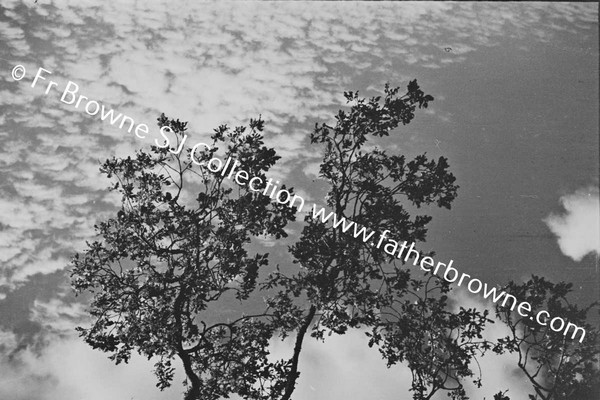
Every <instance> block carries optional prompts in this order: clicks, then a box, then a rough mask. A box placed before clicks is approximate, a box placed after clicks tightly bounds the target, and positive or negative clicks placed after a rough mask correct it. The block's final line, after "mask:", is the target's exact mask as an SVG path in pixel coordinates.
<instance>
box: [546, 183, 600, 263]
mask: <svg viewBox="0 0 600 400" xmlns="http://www.w3.org/2000/svg"><path fill="white" fill-rule="evenodd" d="M560 201H561V203H562V205H563V207H564V208H565V210H566V214H563V215H556V214H552V215H550V216H549V217H548V218H546V219H545V220H544V222H546V224H547V225H548V227H549V228H550V230H551V231H552V232H554V234H555V235H556V236H558V245H559V246H560V249H561V251H562V252H563V253H564V254H565V255H566V256H569V257H571V258H572V259H573V260H575V261H581V259H582V258H583V257H584V256H585V255H587V254H589V253H593V252H595V253H596V254H598V253H600V201H599V199H598V188H588V189H584V190H579V191H577V192H575V193H574V194H570V195H566V196H563V197H561V199H560Z"/></svg>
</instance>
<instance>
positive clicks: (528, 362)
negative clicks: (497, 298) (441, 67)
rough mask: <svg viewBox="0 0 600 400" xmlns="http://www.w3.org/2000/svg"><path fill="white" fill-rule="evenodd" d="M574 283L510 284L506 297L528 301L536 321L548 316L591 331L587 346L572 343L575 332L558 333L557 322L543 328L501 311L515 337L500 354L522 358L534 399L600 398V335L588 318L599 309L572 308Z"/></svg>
mask: <svg viewBox="0 0 600 400" xmlns="http://www.w3.org/2000/svg"><path fill="white" fill-rule="evenodd" d="M572 286H573V285H572V284H570V283H568V284H567V283H564V282H560V283H556V284H554V283H552V282H549V281H548V280H546V279H544V278H541V277H538V276H535V275H534V276H532V278H531V279H529V280H528V281H527V282H524V283H515V282H513V281H511V282H509V283H508V284H507V286H506V291H507V292H509V293H511V294H513V295H514V296H516V297H517V298H525V299H528V302H529V303H530V304H531V306H532V310H533V311H532V313H531V315H536V314H537V312H539V311H542V310H546V311H547V312H548V313H549V315H551V316H552V317H553V319H554V318H562V319H563V321H568V322H570V323H572V324H575V325H577V326H580V327H582V328H584V329H585V338H584V339H585V341H583V342H582V343H580V342H579V341H577V340H574V337H569V336H568V335H567V333H569V334H571V333H572V332H564V331H558V332H556V331H554V330H552V329H551V327H550V325H551V321H550V320H548V321H547V322H546V324H547V325H545V326H544V325H540V324H539V323H538V322H536V321H535V318H534V319H532V318H529V317H523V316H521V315H519V314H517V313H516V312H514V311H512V310H511V309H510V308H509V307H502V305H500V304H497V305H496V315H497V316H498V318H499V319H500V320H501V321H503V322H504V323H505V324H506V325H507V326H508V328H509V332H510V333H509V334H508V335H507V336H506V337H504V338H500V339H499V340H498V341H497V343H496V344H495V346H494V349H493V350H494V351H495V352H496V353H499V354H502V353H504V352H509V353H516V354H517V355H518V357H519V359H518V367H519V368H520V369H521V371H523V373H524V374H525V376H526V377H527V379H528V380H529V381H530V382H531V384H532V386H533V390H534V394H530V395H529V398H530V399H534V400H535V399H542V400H569V399H578V400H586V399H589V400H592V399H596V398H598V397H597V396H598V393H600V377H599V376H598V369H597V368H596V366H595V363H597V362H598V358H597V357H598V351H599V345H600V342H599V339H600V333H599V332H598V330H597V329H595V328H594V327H592V326H591V325H590V324H589V323H587V322H586V321H587V314H588V312H589V311H590V310H592V309H594V308H595V307H597V305H598V303H593V304H591V305H589V306H587V307H583V308H580V307H579V306H577V305H574V304H571V303H570V302H569V301H568V299H567V295H568V294H569V292H571V288H572Z"/></svg>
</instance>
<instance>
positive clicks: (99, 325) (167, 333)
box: [71, 81, 487, 400]
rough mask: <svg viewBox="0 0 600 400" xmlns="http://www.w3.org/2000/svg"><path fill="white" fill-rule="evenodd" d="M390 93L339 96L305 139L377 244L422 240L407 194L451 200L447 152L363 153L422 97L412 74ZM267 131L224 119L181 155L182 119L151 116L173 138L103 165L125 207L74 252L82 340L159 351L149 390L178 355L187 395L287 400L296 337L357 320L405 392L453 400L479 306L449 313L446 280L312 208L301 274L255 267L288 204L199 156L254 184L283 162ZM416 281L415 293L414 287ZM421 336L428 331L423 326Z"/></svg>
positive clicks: (169, 372) (338, 196) (342, 214)
mask: <svg viewBox="0 0 600 400" xmlns="http://www.w3.org/2000/svg"><path fill="white" fill-rule="evenodd" d="M398 92H399V89H398V88H395V89H392V88H390V87H389V86H387V85H386V87H385V96H384V97H383V98H381V97H374V98H371V99H368V100H367V99H364V98H360V97H359V96H358V93H353V92H346V93H345V96H346V99H347V101H348V103H350V109H349V111H347V112H345V111H340V112H339V113H338V114H337V116H336V123H335V126H330V125H328V124H321V125H318V124H317V125H316V127H315V131H314V132H313V133H312V135H311V143H312V144H313V145H317V146H323V147H324V157H323V161H322V163H321V168H320V175H321V177H322V178H324V179H325V180H326V181H327V182H328V185H329V189H328V195H327V199H328V200H327V206H328V207H329V208H330V209H332V211H333V212H334V213H335V215H336V216H337V217H338V218H346V219H347V221H352V222H353V223H354V224H356V225H355V226H360V225H362V226H363V227H366V228H367V229H369V230H371V231H372V232H374V233H379V234H381V233H382V232H384V231H389V232H393V239H392V237H390V239H389V240H388V244H390V243H392V242H395V241H399V240H405V241H413V242H417V241H423V240H425V237H426V232H427V229H426V226H427V224H428V223H429V222H430V221H431V217H429V216H427V215H417V216H415V217H414V218H413V217H411V215H410V213H409V211H408V208H407V207H405V206H404V205H403V203H406V204H408V205H409V206H410V207H416V208H420V207H421V206H424V205H430V204H434V205H437V206H439V207H445V208H450V205H451V203H452V201H453V200H454V198H455V197H456V190H457V188H458V186H456V185H455V184H454V182H455V178H454V176H453V175H452V174H451V173H450V172H448V163H447V160H446V159H445V158H444V157H440V158H439V159H438V160H437V161H435V160H429V159H428V158H427V157H426V155H425V154H423V155H419V156H417V157H416V158H414V159H413V160H411V161H407V160H406V158H405V157H404V156H398V155H388V154H387V153H386V152H385V151H383V150H380V149H379V148H377V147H372V146H368V147H367V146H365V144H366V143H367V141H368V140H371V141H372V142H377V140H380V139H381V138H383V137H386V136H388V135H390V133H391V132H392V131H394V130H395V129H396V128H397V127H398V126H399V125H400V124H402V125H406V124H408V123H410V121H411V120H412V119H413V117H414V112H415V111H416V109H417V107H418V108H421V107H427V105H428V103H429V102H430V101H432V100H433V97H431V96H429V95H425V94H424V93H423V91H421V89H420V88H419V86H418V85H417V83H416V81H412V82H410V84H409V85H408V90H407V92H406V93H405V94H404V95H402V96H399V95H398ZM263 125H264V124H263V121H262V120H261V119H260V118H259V119H258V120H250V124H249V130H248V129H247V128H245V127H238V128H235V129H234V130H231V129H230V128H228V127H227V126H221V127H219V128H218V129H216V130H215V132H214V134H213V135H212V137H211V138H212V145H211V146H206V147H205V148H204V149H202V150H201V151H198V149H196V148H195V147H194V148H193V149H189V148H188V149H187V150H186V153H185V154H187V157H185V156H184V155H183V154H184V152H180V151H176V149H180V146H181V147H183V146H184V142H185V136H184V135H185V131H186V129H187V126H186V123H182V122H180V121H179V120H173V119H171V120H169V119H167V118H166V117H165V116H164V115H163V116H161V118H159V126H161V127H166V126H168V127H169V128H170V129H171V130H172V131H173V132H174V133H175V134H176V135H177V138H178V140H177V143H176V145H175V146H174V148H169V147H166V146H163V147H161V146H153V147H152V148H151V151H150V152H144V151H139V152H137V154H136V156H135V157H134V158H131V157H128V158H126V159H116V158H113V159H111V160H107V161H106V162H105V163H104V165H103V166H102V168H101V171H102V173H104V174H105V175H106V176H107V177H108V178H113V179H114V180H115V182H114V184H113V186H112V187H111V190H113V191H117V192H119V193H120V194H121V195H122V205H121V209H120V210H119V211H118V213H117V215H116V217H115V218H110V219H109V220H107V221H104V222H101V223H99V224H98V225H97V226H96V229H97V232H98V235H99V236H100V237H101V240H98V241H94V242H92V243H88V248H87V249H86V250H85V251H84V252H83V253H82V254H77V255H76V256H75V257H74V259H73V263H72V264H73V269H72V275H71V276H72V285H73V287H74V288H75V289H76V291H77V292H78V293H81V292H85V291H89V292H91V293H92V294H93V297H92V301H91V310H90V312H91V315H92V317H93V322H92V325H91V327H88V328H79V331H80V334H81V336H82V337H83V338H84V339H85V340H86V342H87V343H89V344H90V345H91V346H92V347H94V348H98V349H100V350H103V351H106V352H109V353H111V358H112V359H113V360H114V361H115V362H117V363H119V362H121V361H125V362H127V360H128V359H129V357H130V355H131V352H132V351H137V352H139V353H140V354H143V355H144V356H147V357H149V358H150V357H156V358H157V359H158V361H157V363H156V369H155V373H156V375H157V378H158V385H157V386H159V387H160V388H161V389H162V388H165V387H167V386H168V385H169V384H170V383H171V381H172V379H173V376H174V375H173V370H174V368H173V366H172V360H173V359H175V358H179V359H180V360H181V362H182V363H183V366H184V370H185V373H186V376H187V384H188V391H187V393H186V399H190V400H191V399H194V400H195V399H218V398H220V397H227V396H228V395H230V394H233V393H235V394H238V395H240V396H241V397H242V398H246V399H282V400H287V399H290V398H291V395H292V393H293V391H294V388H295V385H296V380H297V377H298V376H299V370H298V361H299V357H300V352H301V350H302V345H303V341H304V338H305V336H306V335H307V334H310V336H312V337H315V338H317V339H324V338H325V336H326V334H332V333H336V334H343V333H344V332H346V331H347V330H348V329H349V328H369V329H371V330H372V331H371V333H370V335H371V341H370V345H375V344H377V345H379V346H380V349H381V352H382V354H383V356H384V357H385V358H387V361H388V364H390V365H391V364H394V363H396V362H398V361H403V360H408V362H409V367H410V368H411V369H412V370H413V374H414V376H415V379H414V380H413V388H412V389H413V391H414V396H415V399H424V398H430V397H431V396H432V395H433V393H435V392H436V391H438V390H450V391H451V392H452V393H453V395H455V396H456V397H458V398H464V390H462V385H461V383H460V380H461V379H462V378H464V377H468V376H472V371H471V370H470V368H469V363H470V361H471V360H472V359H473V357H474V356H475V354H476V353H477V351H478V350H477V349H478V348H479V347H478V346H483V348H484V349H485V343H484V342H477V341H476V340H475V339H478V338H480V332H481V329H482V327H483V325H484V324H485V322H486V320H487V319H486V314H485V313H484V314H481V313H479V312H477V311H475V310H464V309H461V311H460V312H459V313H452V312H450V311H449V309H448V304H447V296H446V293H447V292H448V291H449V290H450V288H449V287H448V285H447V284H445V283H443V282H441V281H439V280H437V279H432V278H429V279H428V280H426V281H422V280H420V279H413V278H411V274H410V272H409V270H408V269H405V268H402V265H401V264H403V263H404V261H400V260H398V259H397V258H395V257H394V256H392V255H390V254H388V253H387V252H386V251H382V250H381V249H379V248H378V247H379V246H373V245H371V243H370V242H368V241H366V240H365V241H363V240H360V239H357V238H356V237H353V236H352V235H349V234H348V233H347V232H346V233H345V232H344V231H345V230H344V228H343V225H340V226H337V227H333V226H329V225H327V224H326V223H324V222H323V221H319V220H318V219H316V218H314V217H313V216H312V215H311V214H310V213H309V214H307V215H306V217H305V219H304V221H305V226H304V229H303V231H302V234H301V235H300V237H299V238H298V240H297V241H296V242H295V243H292V244H291V245H290V254H291V256H292V259H293V263H294V264H297V266H298V267H299V268H294V269H290V268H288V269H289V270H291V272H290V271H282V270H280V269H279V268H277V270H276V271H275V272H273V273H271V274H269V275H265V273H261V271H265V269H266V268H268V260H269V258H268V254H264V253H255V254H249V248H250V242H251V240H252V239H253V238H256V237H258V236H260V235H263V234H266V235H272V236H274V237H275V238H277V239H279V238H284V237H286V232H285V230H284V228H285V226H286V224H287V223H288V222H289V221H292V220H294V218H295V212H296V208H295V207H288V205H285V204H280V203H279V202H278V201H274V200H273V199H271V198H269V197H267V196H265V195H263V194H261V193H259V192H257V191H253V190H249V187H248V186H238V185H235V184H232V183H231V182H230V181H228V180H226V179H225V176H226V175H227V172H229V171H230V170H229V169H227V167H225V169H226V171H224V173H223V172H222V171H217V172H214V171H213V170H212V169H210V168H205V167H203V166H201V165H198V164H202V163H204V164H206V163H208V162H209V160H211V159H212V158H213V157H214V156H215V155H216V153H217V151H218V150H219V148H220V147H221V148H223V149H224V156H223V157H222V158H223V159H227V158H229V157H231V158H232V159H237V160H239V161H240V167H239V168H240V169H243V170H245V171H247V172H248V175H249V176H250V177H261V180H260V181H261V182H262V184H261V185H262V186H260V188H261V189H262V188H263V187H265V186H266V185H265V183H264V182H265V181H266V173H267V172H268V170H269V168H270V167H272V166H273V165H274V164H275V162H276V160H277V159H278V158H279V157H278V156H277V155H276V153H275V151H274V150H273V149H270V148H267V147H266V146H264V143H263V137H262V131H263ZM371 144H372V143H371ZM196 162H197V163H196ZM230 168H233V167H232V166H230ZM290 193H293V191H292V190H291V189H290ZM386 248H387V247H386ZM430 283H432V284H433V287H431V288H428V286H427V285H430ZM422 287H427V288H426V289H425V291H424V293H425V295H424V296H423V295H421V294H419V293H418V290H419V289H420V288H422ZM436 291H437V292H439V293H438V294H437V295H436V294H435V293H434V292H436ZM422 293H423V292H422ZM411 296H416V298H417V300H415V299H414V298H410V297H411ZM232 298H234V299H237V300H239V302H240V304H241V305H242V308H243V306H244V305H246V304H251V303H252V304H253V303H255V302H256V299H261V298H265V299H266V300H265V301H266V304H265V306H264V308H262V309H260V310H259V311H257V312H253V313H251V314H244V313H243V312H241V311H240V315H239V316H238V317H237V318H233V319H231V318H229V319H227V318H225V317H223V316H221V318H219V316H216V315H214V312H213V313H212V314H211V310H214V308H215V307H216V306H217V305H218V304H219V302H223V301H226V300H227V299H232ZM407 298H410V300H407ZM413 303H414V304H415V305H414V306H413ZM423 329H431V333H430V334H429V335H423ZM288 335H293V336H295V346H294V349H293V354H292V355H291V357H290V358H289V359H287V360H277V361H272V360H269V358H268V355H269V351H268V342H269V340H270V339H272V338H275V337H278V336H279V337H286V336H288ZM432 342H436V343H437V345H439V346H440V347H435V346H432ZM448 381H452V382H454V385H448V384H447V382H448ZM427 387H431V390H430V393H429V394H425V393H426V391H427V390H426V388H427Z"/></svg>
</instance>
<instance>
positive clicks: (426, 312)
mask: <svg viewBox="0 0 600 400" xmlns="http://www.w3.org/2000/svg"><path fill="white" fill-rule="evenodd" d="M398 91H399V89H398V88H395V89H391V88H390V87H389V86H386V88H385V96H384V97H383V98H381V97H374V98H371V99H369V100H367V99H363V98H360V97H359V96H358V93H353V92H346V93H345V96H346V99H347V101H348V103H350V104H351V107H350V110H349V111H348V112H344V111H340V112H339V113H338V115H337V116H336V124H335V126H330V125H328V124H321V125H317V126H316V127H315V131H314V133H313V134H312V135H311V142H312V143H313V144H322V145H324V147H325V154H324V157H323V161H322V163H321V168H320V176H321V177H322V178H324V179H325V180H326V181H327V182H328V185H329V190H328V193H327V206H328V207H329V208H330V209H332V210H333V212H334V213H335V215H337V216H338V222H339V220H340V218H344V219H345V220H346V221H352V222H353V223H354V224H356V225H355V229H357V228H356V226H366V227H369V228H370V229H371V230H372V231H373V232H378V233H380V237H381V233H382V232H384V231H389V232H394V238H395V239H396V240H393V239H390V241H389V243H391V244H392V246H393V243H394V242H395V243H396V245H397V243H398V241H400V240H404V241H409V242H411V241H412V242H417V241H423V240H425V236H426V232H427V229H426V225H427V224H428V223H429V222H430V221H431V217H429V216H426V215H417V216H415V217H414V218H413V217H411V215H410V214H409V212H408V208H407V207H406V204H408V206H413V207H416V208H420V207H421V206H423V205H430V204H435V205H437V206H439V207H445V208H448V209H449V208H450V205H451V203H452V201H453V200H454V198H455V197H456V190H457V188H458V186H456V185H455V184H454V182H455V178H454V176H453V175H452V174H451V173H450V172H448V163H447V160H446V159H445V158H444V157H440V158H439V159H438V160H437V161H435V160H429V159H427V157H426V155H425V154H423V155H419V156H417V157H415V158H414V159H413V160H411V161H408V162H407V160H406V158H405V157H404V156H398V155H389V154H387V153H386V152H385V151H383V150H380V149H379V148H376V147H375V148H373V147H372V146H369V147H367V146H365V144H366V143H367V141H368V140H370V141H371V143H370V145H372V144H373V142H376V141H377V139H378V138H382V137H386V136H388V135H390V133H391V132H392V131H393V130H394V129H395V128H397V127H398V126H399V125H400V124H403V125H406V124H408V123H410V121H411V120H412V119H413V117H414V112H415V110H416V108H417V107H419V108H421V107H427V105H428V102H430V101H432V100H433V97H432V96H429V95H425V94H424V93H423V91H421V89H420V88H419V86H418V85H417V83H416V81H412V82H410V84H409V85H408V91H407V92H406V94H404V95H403V96H398ZM305 222H306V226H305V227H304V230H303V232H302V235H301V237H300V239H299V240H298V242H297V243H295V244H294V245H292V246H291V253H292V255H293V257H294V262H295V263H297V264H299V266H300V270H299V271H298V272H296V273H294V274H293V275H292V276H285V274H283V273H281V272H276V273H274V274H272V275H271V277H270V280H269V281H268V284H267V286H268V287H269V288H277V287H278V288H283V289H280V291H279V293H278V294H277V296H275V297H274V298H273V299H272V300H270V301H271V304H273V305H274V306H277V305H278V304H279V303H278V302H282V303H284V304H295V303H294V302H293V301H292V300H293V299H290V295H292V296H294V297H296V298H298V297H300V296H304V297H305V298H306V303H303V304H302V305H300V306H295V308H293V312H294V313H295V314H299V313H301V314H302V315H303V317H302V322H301V323H300V325H299V326H297V327H295V326H292V327H293V328H297V333H296V345H295V349H294V357H293V359H292V366H291V372H292V373H291V374H290V375H289V376H288V382H287V385H286V392H285V395H284V397H283V399H289V398H290V395H291V393H292V391H293V389H294V385H295V380H296V377H297V362H298V355H299V352H300V350H301V348H302V343H303V340H304V336H305V335H306V333H307V332H308V331H309V328H311V327H312V328H311V331H310V332H311V336H313V337H315V338H319V339H323V338H324V335H325V333H326V332H329V333H331V332H335V333H338V334H343V333H344V332H346V331H347V329H349V328H359V327H363V328H372V329H373V332H372V333H371V334H370V336H371V340H370V342H369V345H371V346H372V345H374V344H379V345H381V347H380V348H381V352H382V355H383V356H384V357H385V358H386V359H387V361H388V365H391V364H394V363H396V362H398V361H404V360H407V361H408V364H409V367H410V368H411V370H412V371H413V377H414V379H413V385H412V390H413V392H414V398H415V399H425V398H431V396H433V394H434V393H435V392H437V391H438V390H441V389H444V390H450V391H452V393H453V394H454V395H455V396H456V397H457V398H466V395H465V394H464V390H463V389H462V384H461V383H460V380H461V379H462V378H463V377H466V376H472V371H471V370H470V368H469V364H470V362H471V360H472V359H473V356H474V355H475V354H476V353H477V352H478V351H479V350H477V349H478V348H481V349H483V350H484V349H485V348H486V342H485V341H480V342H477V340H474V339H479V338H481V336H480V332H481V330H482V328H483V325H484V324H485V322H487V318H486V317H485V316H486V315H487V313H484V314H481V313H479V312H477V311H475V310H464V309H461V311H460V312H459V313H451V312H450V311H449V310H448V304H447V297H446V293H447V292H449V290H450V288H449V286H448V285H447V283H443V282H441V281H440V280H437V279H432V278H429V279H428V280H427V282H423V281H422V280H421V279H411V274H410V271H409V270H408V269H403V268H401V264H403V262H404V261H399V260H398V259H397V258H396V257H394V256H393V255H392V254H390V253H393V251H390V252H387V251H383V250H382V249H380V248H379V244H378V245H374V242H373V241H372V240H359V239H356V238H355V237H353V235H350V234H348V233H344V230H345V228H344V225H343V224H340V225H338V226H337V227H334V226H328V225H326V224H325V223H323V221H322V220H321V221H320V220H319V219H318V218H314V216H313V215H311V214H308V215H307V216H306V218H305ZM363 237H364V235H363ZM380 243H381V242H380ZM386 248H387V247H386ZM429 283H432V284H433V285H434V287H432V288H429V289H427V288H426V289H425V291H424V295H420V294H418V293H417V291H418V290H419V289H420V288H422V287H426V286H427V285H428V284H429ZM436 291H438V293H437V296H436V294H434V292H436ZM422 293H423V292H422ZM426 332H429V333H426ZM432 342H436V344H437V345H438V346H439V347H437V348H436V347H435V346H432ZM448 380H453V381H454V386H452V385H447V384H446V382H447V381H448ZM429 386H431V391H430V393H429V394H427V395H425V392H426V391H427V387H429Z"/></svg>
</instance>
